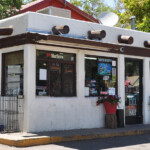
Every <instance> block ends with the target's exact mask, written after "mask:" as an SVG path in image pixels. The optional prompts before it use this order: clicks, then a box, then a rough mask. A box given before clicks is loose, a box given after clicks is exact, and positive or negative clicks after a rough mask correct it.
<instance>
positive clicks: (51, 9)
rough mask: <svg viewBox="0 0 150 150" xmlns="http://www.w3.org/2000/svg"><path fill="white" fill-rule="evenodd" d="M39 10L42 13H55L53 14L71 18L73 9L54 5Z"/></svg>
mask: <svg viewBox="0 0 150 150" xmlns="http://www.w3.org/2000/svg"><path fill="white" fill-rule="evenodd" d="M37 12H38V13H42V14H49V15H53V16H60V17H65V18H71V10H68V9H63V8H57V7H53V6H49V7H46V8H44V9H40V10H38V11H37Z"/></svg>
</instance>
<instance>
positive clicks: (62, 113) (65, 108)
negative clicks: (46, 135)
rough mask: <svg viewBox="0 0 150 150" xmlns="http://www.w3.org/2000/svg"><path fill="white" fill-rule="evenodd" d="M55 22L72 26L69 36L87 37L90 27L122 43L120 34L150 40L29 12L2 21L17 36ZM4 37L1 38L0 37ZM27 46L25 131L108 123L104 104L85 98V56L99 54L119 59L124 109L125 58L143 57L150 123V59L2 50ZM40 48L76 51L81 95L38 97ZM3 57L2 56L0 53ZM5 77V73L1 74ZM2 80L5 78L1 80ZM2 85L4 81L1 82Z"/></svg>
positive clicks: (137, 40)
mask: <svg viewBox="0 0 150 150" xmlns="http://www.w3.org/2000/svg"><path fill="white" fill-rule="evenodd" d="M55 25H69V27H70V32H69V35H74V36H85V37H86V36H87V31H89V30H106V34H107V36H106V38H104V39H103V40H102V42H105V43H116V44H118V41H117V37H118V35H120V34H123V35H131V36H133V37H134V43H133V44H132V46H135V47H143V42H144V41H145V40H149V37H150V34H149V33H144V32H139V31H131V30H126V29H120V28H115V27H107V26H103V25H100V24H96V23H90V22H84V21H78V20H73V19H67V18H61V17H56V16H49V15H43V14H36V13H26V14H21V15H18V16H15V17H14V18H8V19H5V20H2V21H0V27H7V26H13V27H14V32H13V35H16V34H21V33H25V32H27V31H28V30H30V31H33V30H34V31H39V32H41V31H44V32H49V31H51V28H52V27H53V26H55ZM0 38H1V37H0ZM21 49H24V95H25V97H24V98H25V99H24V102H25V110H24V131H26V132H38V131H54V130H68V129H80V128H98V127H103V126H104V114H105V112H104V108H103V105H100V106H96V101H97V98H94V97H93V98H92V97H89V98H86V97H84V84H85V83H84V82H85V71H84V55H85V54H89V55H97V56H105V57H115V58H117V59H118V93H119V95H120V96H121V103H120V105H119V106H118V107H119V108H121V109H124V105H125V94H124V92H125V89H124V87H125V84H124V81H125V79H124V73H125V67H124V64H125V62H124V60H125V58H129V57H130V58H136V59H143V62H144V63H143V65H144V67H143V68H144V69H143V71H144V72H143V117H144V121H143V123H144V124H147V123H150V119H149V115H150V105H148V101H149V96H150V92H149V88H150V83H149V82H150V73H149V72H150V67H149V61H150V60H149V58H147V57H146V58H144V57H136V56H125V55H123V54H122V55H118V54H109V53H104V52H93V51H83V50H80V49H71V48H60V47H52V46H39V45H32V44H26V45H24V46H18V47H11V48H4V49H1V51H0V52H1V53H0V55H1V54H2V53H4V52H11V51H16V50H21ZM36 49H40V50H49V51H59V52H60V51H62V52H69V53H75V54H76V58H77V59H76V74H77V83H76V85H77V96H76V97H67V98H66V97H59V98H56V97H49V96H41V97H40V96H36V95H35V89H36V81H35V78H36ZM0 58H1V56H0ZM0 76H1V75H0ZM0 82H1V80H0ZM0 85H1V84H0Z"/></svg>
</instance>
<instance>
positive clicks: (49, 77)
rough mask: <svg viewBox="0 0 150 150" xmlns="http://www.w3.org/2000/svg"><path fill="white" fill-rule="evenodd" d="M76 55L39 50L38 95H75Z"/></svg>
mask: <svg viewBox="0 0 150 150" xmlns="http://www.w3.org/2000/svg"><path fill="white" fill-rule="evenodd" d="M75 63H76V59H75V55H74V54H68V53H59V52H50V51H41V50H37V64H36V95H39V96H44V95H50V96H75V95H76V82H75V81H76V80H75V75H76V72H75V68H76V66H75Z"/></svg>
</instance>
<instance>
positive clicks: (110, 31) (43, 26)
mask: <svg viewBox="0 0 150 150" xmlns="http://www.w3.org/2000/svg"><path fill="white" fill-rule="evenodd" d="M56 25H68V26H69V28H70V32H69V34H68V35H67V36H75V37H85V38H87V32H88V31H89V30H105V31H106V37H105V38H104V39H102V41H101V42H104V43H114V44H119V43H118V35H128V36H133V38H134V42H133V44H132V45H131V46H135V47H144V46H143V42H144V41H145V40H149V37H150V33H145V32H140V31H135V30H128V29H123V28H117V27H109V26H104V25H102V24H98V23H91V22H87V21H80V20H75V19H70V18H63V17H57V16H51V15H46V14H40V13H35V12H27V13H25V14H20V15H17V16H14V17H10V18H7V19H4V20H1V21H0V27H8V26H12V27H13V28H14V32H13V34H12V35H16V34H21V33H25V32H39V33H49V32H51V29H52V27H53V26H56ZM0 38H3V37H0Z"/></svg>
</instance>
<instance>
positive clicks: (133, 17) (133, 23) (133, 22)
mask: <svg viewBox="0 0 150 150" xmlns="http://www.w3.org/2000/svg"><path fill="white" fill-rule="evenodd" d="M135 18H136V17H135V16H131V17H130V20H131V29H132V30H135Z"/></svg>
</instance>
